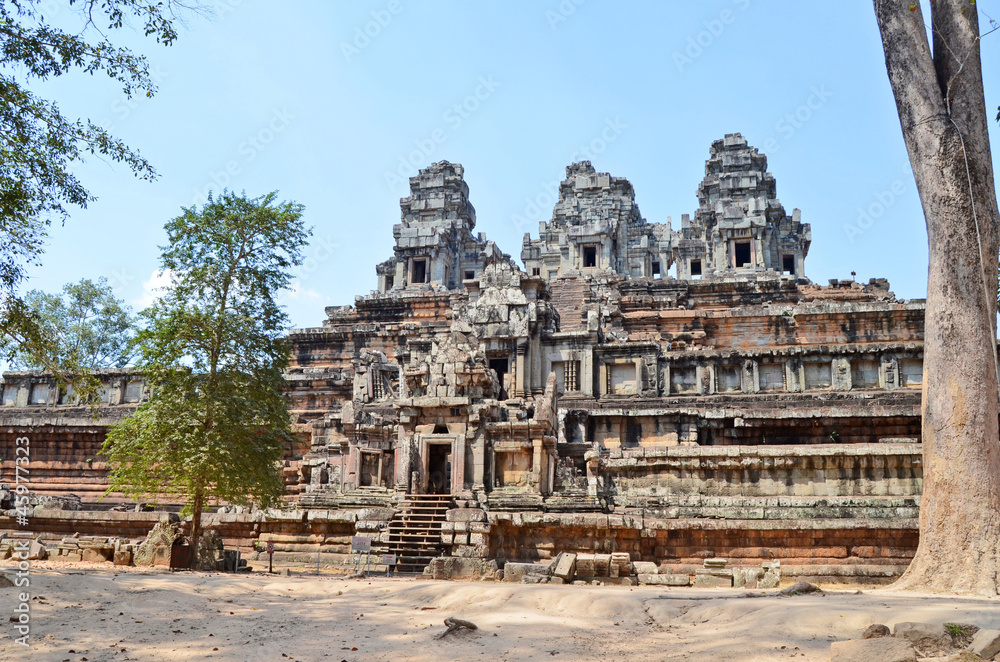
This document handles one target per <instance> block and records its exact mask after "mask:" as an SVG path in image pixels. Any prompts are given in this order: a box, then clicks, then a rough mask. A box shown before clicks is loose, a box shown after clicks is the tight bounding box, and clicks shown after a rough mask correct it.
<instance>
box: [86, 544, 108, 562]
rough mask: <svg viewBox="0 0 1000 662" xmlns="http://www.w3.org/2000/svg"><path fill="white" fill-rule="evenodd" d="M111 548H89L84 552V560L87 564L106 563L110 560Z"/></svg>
mask: <svg viewBox="0 0 1000 662" xmlns="http://www.w3.org/2000/svg"><path fill="white" fill-rule="evenodd" d="M111 554H112V550H111V549H110V548H100V547H88V548H86V549H84V550H83V560H84V561H86V562H87V563H104V562H106V561H109V560H110V557H111Z"/></svg>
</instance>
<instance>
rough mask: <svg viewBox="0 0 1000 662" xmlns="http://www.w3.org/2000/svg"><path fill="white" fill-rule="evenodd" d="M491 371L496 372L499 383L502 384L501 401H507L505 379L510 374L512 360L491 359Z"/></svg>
mask: <svg viewBox="0 0 1000 662" xmlns="http://www.w3.org/2000/svg"><path fill="white" fill-rule="evenodd" d="M490 370H493V371H494V372H496V373H497V381H499V382H500V399H501V400H506V399H507V389H505V388H504V385H503V378H504V376H505V375H506V374H507V373H508V372H510V359H508V358H499V359H490Z"/></svg>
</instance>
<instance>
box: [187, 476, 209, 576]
mask: <svg viewBox="0 0 1000 662" xmlns="http://www.w3.org/2000/svg"><path fill="white" fill-rule="evenodd" d="M191 507H192V508H194V512H193V513H192V514H191V545H192V549H191V551H192V554H191V563H190V565H189V566H188V567H189V568H192V569H197V567H198V547H199V542H200V541H201V511H202V510H204V509H205V494H204V492H203V491H202V489H201V488H200V487H199V488H197V489H195V491H194V496H193V497H192V499H191Z"/></svg>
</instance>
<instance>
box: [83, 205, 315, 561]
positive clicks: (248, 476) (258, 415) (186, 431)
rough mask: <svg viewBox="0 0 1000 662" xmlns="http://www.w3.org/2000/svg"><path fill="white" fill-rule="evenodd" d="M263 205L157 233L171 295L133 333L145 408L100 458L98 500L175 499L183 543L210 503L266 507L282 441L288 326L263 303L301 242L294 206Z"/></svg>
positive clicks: (285, 276) (216, 210)
mask: <svg viewBox="0 0 1000 662" xmlns="http://www.w3.org/2000/svg"><path fill="white" fill-rule="evenodd" d="M275 200H276V194H275V193H269V194H267V195H264V196H262V197H259V198H247V197H246V194H243V195H239V196H237V195H235V194H233V193H229V192H224V193H223V194H222V195H221V196H220V197H219V198H214V197H211V196H210V197H209V200H208V202H207V203H206V204H205V205H204V206H203V207H202V208H201V209H197V208H195V207H192V208H190V209H184V213H183V214H182V215H180V216H178V217H177V218H175V219H173V220H172V221H170V222H169V223H167V225H166V231H167V237H168V239H169V243H168V245H167V246H166V247H162V251H163V253H162V256H161V258H160V264H161V267H162V269H164V270H165V271H166V272H168V273H170V274H171V284H170V285H169V286H167V287H166V288H164V292H163V294H162V296H161V297H160V298H159V299H158V300H157V301H156V302H155V303H154V304H153V305H152V306H151V307H150V308H149V309H148V310H147V311H145V312H144V313H143V316H144V317H145V318H146V323H147V325H146V328H145V329H143V330H142V331H140V332H139V334H138V346H139V355H140V361H139V364H138V365H139V367H141V368H142V369H143V370H144V372H145V374H146V376H147V381H148V383H149V386H150V393H151V395H150V399H149V401H148V402H146V403H144V404H142V405H141V406H140V407H139V408H138V410H137V411H136V413H135V414H134V415H133V416H131V417H130V418H128V419H125V420H123V421H122V422H121V423H119V424H118V425H116V426H115V427H113V428H112V429H111V431H110V432H109V434H108V437H107V440H106V441H105V443H104V447H103V453H104V454H105V456H107V457H108V459H109V460H110V462H111V464H112V467H113V469H112V472H111V485H110V487H109V488H108V491H109V492H111V491H120V492H123V493H125V494H128V495H130V496H133V497H135V498H137V499H138V498H146V497H151V498H155V497H156V496H157V495H172V496H176V497H179V498H180V499H181V500H182V501H184V502H185V513H190V514H191V515H192V525H191V535H192V538H193V540H194V541H198V540H200V536H201V514H202V512H203V511H204V510H205V508H206V507H207V506H208V505H209V504H210V503H212V502H217V501H226V502H229V503H235V504H244V505H246V504H249V503H254V504H256V505H258V506H260V507H267V506H269V505H273V504H274V503H275V502H276V501H277V500H278V499H279V498H280V495H281V491H282V483H281V474H280V467H279V465H280V461H281V459H282V456H283V453H284V448H285V444H287V443H292V442H293V441H294V436H293V434H292V431H291V420H290V416H289V413H288V409H287V403H286V401H285V397H284V395H283V393H282V391H283V389H284V378H283V369H284V368H285V367H286V366H287V364H288V358H289V355H288V352H289V348H288V345H287V342H286V340H285V338H284V331H285V329H286V327H287V321H288V320H287V317H286V315H285V313H284V311H283V310H282V309H281V307H280V306H279V305H278V304H277V303H276V302H275V299H274V296H275V294H276V293H277V292H278V291H280V290H282V289H284V288H286V287H287V286H288V285H289V282H290V275H289V271H290V269H292V268H293V267H295V266H297V265H299V264H301V262H302V248H303V247H304V246H305V244H306V240H307V238H308V236H309V234H310V231H309V230H307V229H306V228H305V226H304V225H303V221H302V210H303V207H302V205H299V204H296V203H292V202H281V203H276V202H275ZM180 366H183V367H180ZM195 556H197V555H195Z"/></svg>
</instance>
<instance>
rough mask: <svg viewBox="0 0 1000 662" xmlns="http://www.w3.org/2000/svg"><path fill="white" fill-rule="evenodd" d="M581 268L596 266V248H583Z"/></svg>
mask: <svg viewBox="0 0 1000 662" xmlns="http://www.w3.org/2000/svg"><path fill="white" fill-rule="evenodd" d="M583 266H584V267H585V268H587V267H596V266H597V246H584V247H583Z"/></svg>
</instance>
